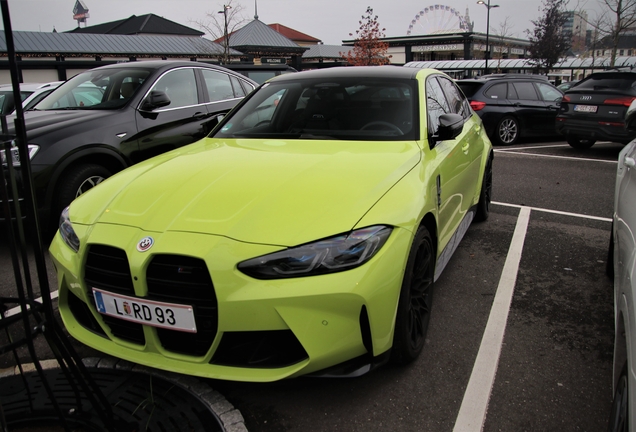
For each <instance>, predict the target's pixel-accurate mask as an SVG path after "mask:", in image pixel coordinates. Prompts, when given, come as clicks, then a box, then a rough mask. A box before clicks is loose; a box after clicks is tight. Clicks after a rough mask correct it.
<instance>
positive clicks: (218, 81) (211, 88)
mask: <svg viewBox="0 0 636 432" xmlns="http://www.w3.org/2000/svg"><path fill="white" fill-rule="evenodd" d="M201 72H202V73H203V81H204V82H205V86H206V88H207V89H208V95H209V96H210V102H219V101H224V100H228V99H234V97H235V95H234V90H233V89H232V83H231V82H230V76H229V75H228V74H226V73H223V72H217V71H213V70H205V69H202V70H201Z"/></svg>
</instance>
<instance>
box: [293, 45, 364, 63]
mask: <svg viewBox="0 0 636 432" xmlns="http://www.w3.org/2000/svg"><path fill="white" fill-rule="evenodd" d="M351 48H352V47H350V46H341V45H322V44H320V45H310V46H309V49H308V50H307V51H305V53H304V54H303V60H312V59H343V58H344V57H343V55H342V54H340V53H343V54H345V55H346V53H348V52H349V51H351Z"/></svg>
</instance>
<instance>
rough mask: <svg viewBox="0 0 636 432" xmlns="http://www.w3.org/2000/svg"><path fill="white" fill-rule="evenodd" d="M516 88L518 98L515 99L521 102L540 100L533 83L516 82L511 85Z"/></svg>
mask: <svg viewBox="0 0 636 432" xmlns="http://www.w3.org/2000/svg"><path fill="white" fill-rule="evenodd" d="M510 84H511V85H512V87H514V88H515V91H516V93H517V97H516V98H515V99H520V100H539V96H538V95H537V91H536V90H535V89H534V86H533V85H532V83H531V82H515V83H510Z"/></svg>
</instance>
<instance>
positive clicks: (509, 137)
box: [495, 116, 520, 146]
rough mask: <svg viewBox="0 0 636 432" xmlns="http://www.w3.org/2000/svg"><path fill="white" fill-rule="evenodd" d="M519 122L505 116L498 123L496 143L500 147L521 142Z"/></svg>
mask: <svg viewBox="0 0 636 432" xmlns="http://www.w3.org/2000/svg"><path fill="white" fill-rule="evenodd" d="M519 129H520V128H519V122H518V121H517V119H515V118H514V117H511V116H505V117H504V118H502V119H501V120H499V123H497V130H496V131H495V141H496V143H497V144H500V145H506V146H508V145H513V144H515V143H516V142H517V141H518V140H519V132H520V130H519Z"/></svg>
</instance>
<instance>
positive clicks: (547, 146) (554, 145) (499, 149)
mask: <svg viewBox="0 0 636 432" xmlns="http://www.w3.org/2000/svg"><path fill="white" fill-rule="evenodd" d="M599 144H614V143H613V142H611V141H599V142H597V143H596V144H594V145H597V146H598V145H599ZM556 147H570V144H552V145H545V146H542V145H538V146H523V147H505V148H498V149H495V151H499V152H506V151H508V150H512V151H516V150H532V149H544V148H556Z"/></svg>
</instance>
